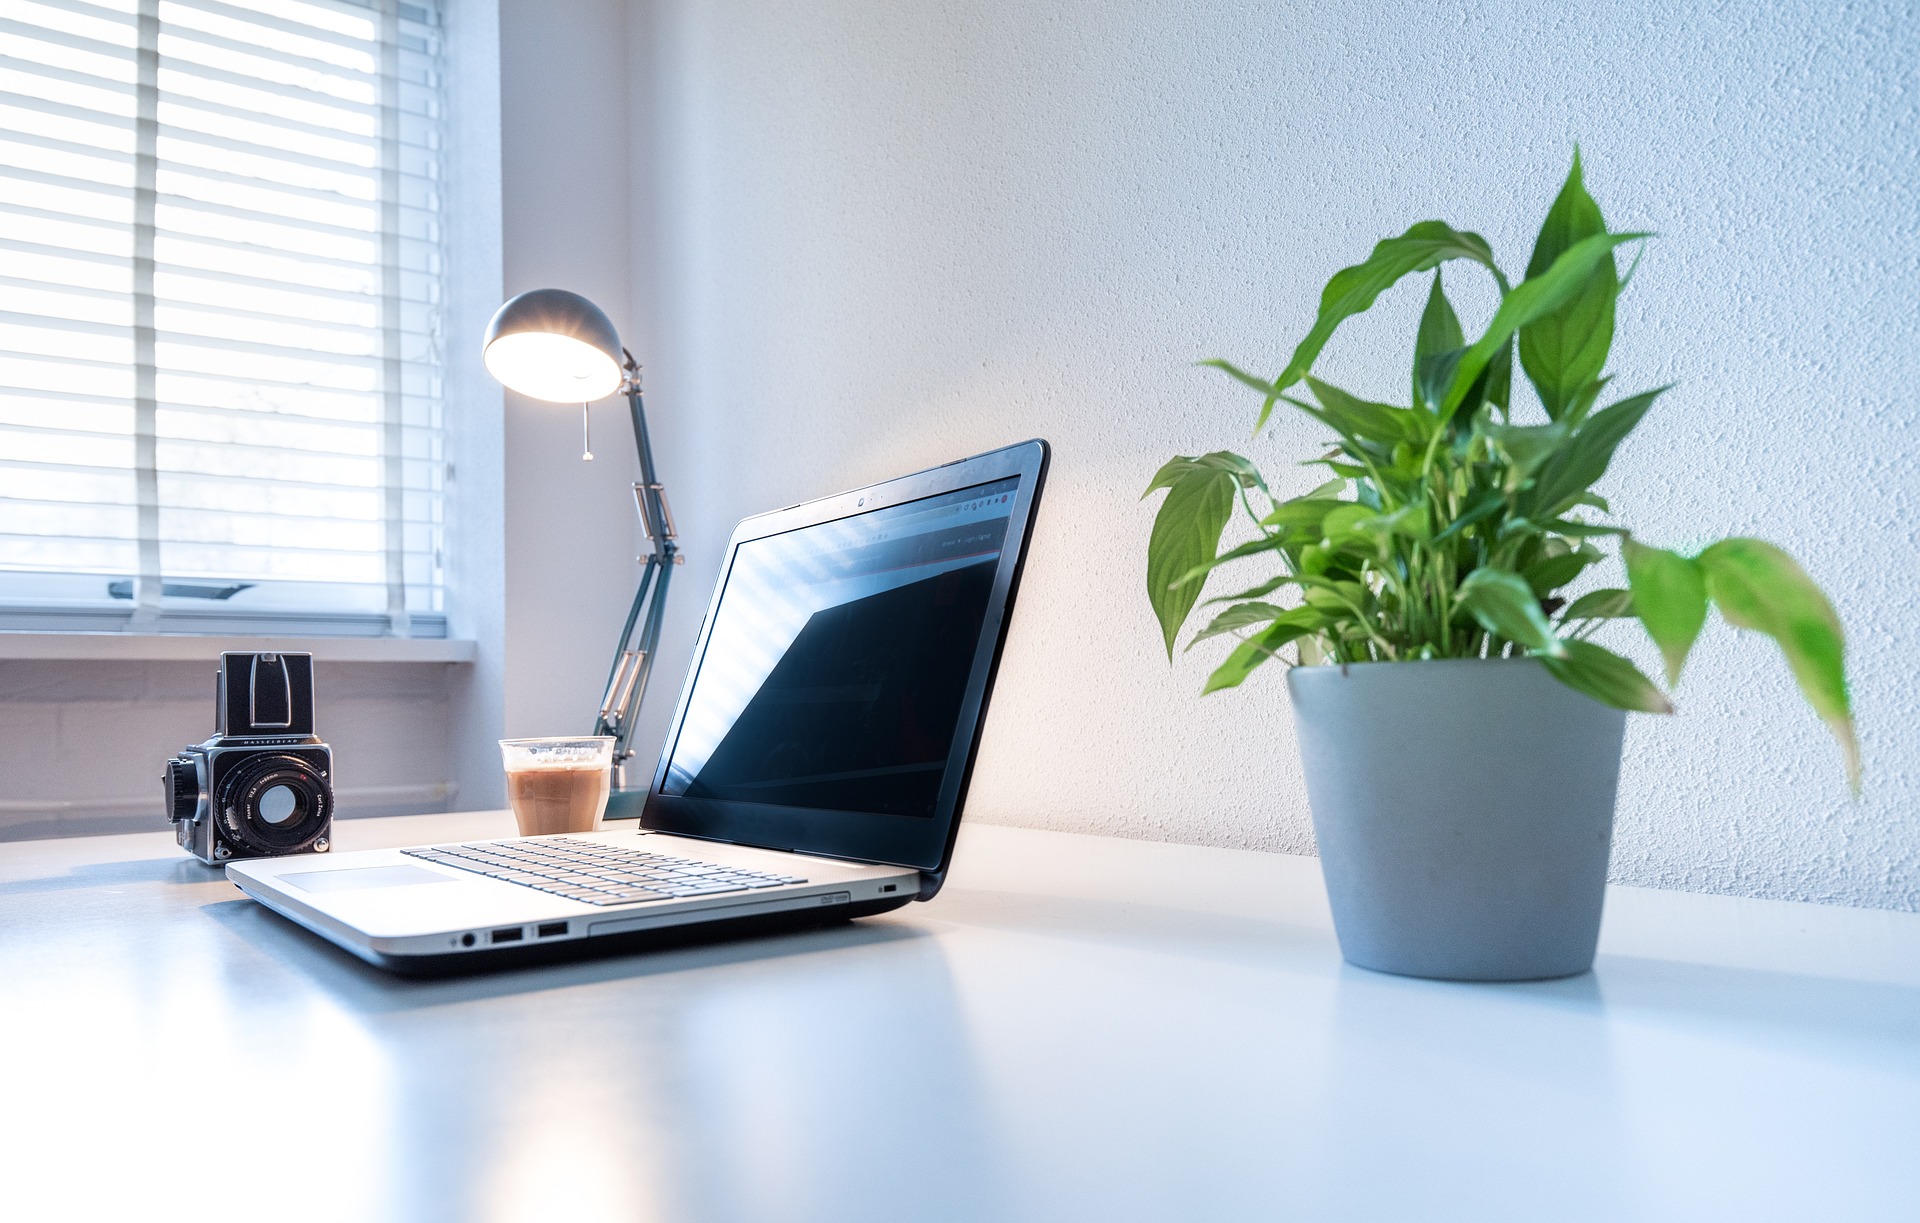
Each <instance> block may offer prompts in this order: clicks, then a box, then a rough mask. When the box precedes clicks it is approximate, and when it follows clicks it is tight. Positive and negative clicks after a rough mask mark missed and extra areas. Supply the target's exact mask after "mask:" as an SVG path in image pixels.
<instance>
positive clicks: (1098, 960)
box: [0, 816, 1920, 1223]
mask: <svg viewBox="0 0 1920 1223" xmlns="http://www.w3.org/2000/svg"><path fill="white" fill-rule="evenodd" d="M485 818H491V817H482V816H446V817H421V819H420V821H419V822H418V823H415V824H409V823H407V822H406V821H364V822H356V823H360V824H364V825H365V826H364V827H360V828H358V829H357V830H356V829H355V827H354V826H353V825H343V829H344V831H343V837H344V836H348V835H354V836H362V837H368V838H374V837H376V836H377V837H383V838H386V839H385V840H384V841H379V840H370V841H366V842H362V844H369V845H370V844H374V843H386V844H403V843H407V842H409V841H417V840H445V839H462V838H472V837H474V836H484V835H488V834H490V833H492V832H495V831H497V829H495V828H493V827H491V826H488V825H485V824H484V822H483V821H484V819H485ZM164 836H165V834H164V833H158V834H156V837H164ZM165 845H166V843H165V842H163V841H155V842H154V843H152V844H149V843H148V842H147V841H143V840H142V839H140V838H124V837H119V838H98V839H95V842H94V843H93V844H91V845H89V844H87V843H86V842H81V841H65V842H42V843H33V844H30V845H26V846H16V847H10V848H9V851H8V852H5V853H0V1049H4V1050H5V1051H6V1054H5V1056H4V1057H3V1058H0V1100H4V1102H5V1104H4V1107H0V1173H3V1174H4V1177H5V1181H4V1184H5V1186H6V1189H5V1192H7V1193H8V1194H9V1195H10V1196H9V1197H8V1198H7V1199H6V1200H7V1203H8V1210H7V1213H8V1217H9V1218H22V1219H38V1218H92V1217H115V1218H118V1217H126V1218H134V1217H139V1218H148V1217H162V1218H165V1217H229V1216H238V1215H242V1214H244V1215H246V1217H249V1218H273V1219H276V1220H281V1219H327V1220H341V1219H351V1220H386V1219H392V1220H406V1221H407V1223H413V1221H416V1220H442V1219H444V1220H456V1219H458V1220H466V1219H482V1220H521V1219H526V1220H535V1219H541V1220H544V1219H566V1220H569V1223H572V1221H575V1220H599V1219H619V1220H655V1219H657V1220H697V1221H703V1223H704V1221H707V1220H714V1221H719V1220H727V1221H732V1220H741V1221H748V1220H751V1221H754V1223H761V1221H768V1220H772V1221H783V1220H828V1219H882V1218H887V1219H891V1218H899V1217H907V1218H915V1219H952V1220H1002V1219H1005V1220H1026V1219H1032V1220H1083V1219H1100V1220H1133V1219H1142V1220H1146V1219H1151V1220H1156V1221H1158V1220H1170V1219H1269V1218H1303V1219H1326V1218H1338V1219H1393V1218H1422V1219H1424V1218H1473V1219H1496V1218H1545V1217H1551V1218H1554V1219H1622V1218H1634V1219H1674V1220H1680V1219H1688V1220H1692V1219H1699V1218H1708V1217H1721V1218H1741V1219H1766V1218H1821V1219H1851V1218H1863V1219H1864V1218H1898V1217H1904V1215H1905V1213H1908V1212H1909V1208H1910V1206H1911V1203H1912V1202H1913V1201H1915V1200H1920V1197H1916V1195H1917V1194H1920V1170H1916V1169H1915V1168H1914V1166H1913V1165H1914V1164H1915V1162H1916V1161H1913V1160H1912V1159H1911V1158H1909V1157H1910V1155H1911V1151H1912V1150H1913V1149H1914V1147H1915V1146H1916V1144H1920V987H1917V986H1916V984H1915V983H1914V982H1912V981H1911V980H1909V979H1907V978H1906V977H1904V976H1903V975H1902V974H1903V973H1907V972H1910V971H1911V970H1910V969H1908V968H1905V967H1902V965H1903V964H1905V963H1906V962H1907V960H1908V959H1909V958H1910V959H1912V961H1913V962H1916V963H1920V918H1914V917H1913V915H1905V914H1890V915H1871V914H1867V915H1858V914H1850V913H1848V912H1845V911H1811V912H1809V911H1807V910H1813V908H1814V907H1813V906H1798V907H1792V906H1788V907H1784V908H1783V907H1780V906H1774V907H1768V906H1767V904H1766V903H1765V902H1726V901H1724V900H1723V898H1707V897H1683V898H1678V899H1674V898H1671V897H1665V896H1661V895H1651V894H1638V893H1633V892H1631V891H1622V892H1620V893H1619V894H1618V895H1617V896H1616V898H1615V902H1614V903H1615V906H1616V911H1615V913H1614V914H1613V916H1611V917H1610V918H1609V921H1610V923H1611V925H1610V929H1611V930H1612V931H1613V933H1612V934H1610V935H1609V936H1608V937H1609V939H1610V940H1611V941H1610V942H1603V954H1602V956H1601V960H1600V963H1599V968H1598V971H1597V972H1595V973H1593V974H1591V975H1588V976H1584V977H1577V978H1573V979H1570V980H1567V981H1559V982H1544V983H1538V984H1532V985H1505V986H1465V985H1452V984H1447V983H1441V982H1430V981H1412V980H1403V979H1399V978H1393V977H1386V976H1380V975H1377V974H1373V973H1368V972H1364V971H1361V970H1357V969H1352V968H1348V967H1345V966H1343V965H1342V964H1341V962H1340V960H1339V958H1338V953H1337V948H1336V946H1335V944H1334V941H1333V938H1332V935H1331V932H1330V930H1329V929H1328V928H1327V926H1326V924H1325V919H1324V896H1323V894H1321V893H1319V892H1318V891H1316V888H1317V878H1318V876H1317V868H1316V867H1315V864H1314V863H1312V862H1311V860H1305V859H1288V858H1281V857H1277V856H1272V855H1256V854H1236V853H1232V852H1230V851H1220V850H1200V849H1195V848H1192V847H1182V846H1160V845H1146V844H1141V843H1133V842H1118V841H1103V840H1101V839H1098V838H1088V837H1071V836H1064V835H1061V834H1048V833H1034V832H1020V831H1015V830H1010V829H993V828H985V827H979V828H974V829H972V830H970V831H969V832H968V833H967V834H966V836H965V838H964V839H963V844H962V849H961V852H960V855H959V857H958V859H957V860H956V863H955V867H954V872H953V877H952V880H951V882H950V884H949V887H948V889H947V891H945V892H943V893H942V895H941V896H940V898H939V899H938V900H936V901H935V902H934V903H933V904H930V905H924V906H923V905H915V906H911V907H909V908H908V909H905V910H902V911H900V912H899V913H897V914H890V915H887V916H885V917H882V918H879V919H874V920H870V921H866V922H860V923H854V924H852V925H849V926H844V927H839V928H834V929H828V930H823V931H818V932H813V933H807V934H800V935H793V936H787V937H782V938H775V939H766V940H759V941H754V942H745V943H736V944H724V945H715V946H707V947H700V948H690V949H682V950H677V951H670V952H665V953H656V954H653V955H646V956H637V957H627V958H621V959H612V960H601V961H588V962H583V963H575V964H568V965H557V966H552V967H548V968H539V969H530V970H521V971H515V972H509V973H500V974H496V975H491V976H482V977H474V978H464V979H457V980H446V981H424V982H417V981H406V980H401V979H396V978H392V977H389V976H386V975H384V974H381V973H379V972H377V971H375V970H373V969H370V968H367V967H366V966H365V965H362V964H360V963H359V962H358V961H356V960H354V959H352V958H351V957H349V956H347V955H346V954H344V953H342V952H339V951H337V950H335V949H334V948H332V947H330V946H328V945H327V944H325V943H323V942H321V941H320V940H318V939H315V938H313V937H312V936H311V935H309V934H307V933H306V932H305V931H303V930H300V929H298V928H297V927H295V926H293V925H291V924H290V923H288V922H285V921H283V920H281V919H280V918H278V917H277V916H275V915H274V914H272V913H269V912H267V911H266V910H265V909H262V908H261V907H259V906H257V905H255V904H253V903H252V902H250V901H247V900H245V899H242V898H239V897H238V894H237V892H235V891H234V890H233V889H232V888H231V887H230V886H229V885H227V884H226V883H225V882H224V881H223V880H222V879H221V878H220V876H219V875H218V874H217V873H214V872H209V871H206V870H205V869H204V868H201V867H199V866H197V865H194V864H189V863H185V862H183V861H181V860H180V859H175V858H170V857H165V856H162V854H161V850H162V849H163V848H164V847H165ZM349 847H357V846H354V845H351V844H350V845H349ZM183 867H190V869H185V870H183ZM1756 905H1757V906H1758V907H1754V906H1756ZM1663 906H1664V907H1663ZM1716 915H1717V916H1716ZM1656 918H1657V920H1655V919H1656ZM1776 919H1777V920H1776ZM1789 919H1790V920H1789ZM1716 923H1718V925H1716ZM1769 923H1772V924H1769ZM1822 923H1825V924H1824V925H1823V924H1822ZM1662 929H1664V930H1666V931H1667V933H1666V934H1665V935H1659V934H1658V933H1657V932H1658V931H1659V930H1662ZM1789 929H1793V930H1799V931H1801V932H1802V934H1801V937H1803V938H1804V939H1810V940H1812V942H1809V943H1807V944H1806V945H1804V946H1802V947H1800V948H1798V949H1795V948H1794V947H1792V946H1790V945H1789V942H1790V939H1789V935H1787V934H1784V933H1782V931H1785V930H1789ZM1755 932H1758V934H1756V933H1755ZM1808 932H1811V933H1808ZM1761 935H1764V937H1760V936H1761ZM1661 937H1664V938H1665V939H1666V940H1667V944H1666V945H1669V946H1671V947H1673V948H1679V949H1681V950H1676V951H1673V952H1672V953H1667V952H1663V951H1662V949H1661V947H1662V944H1660V943H1659V942H1658V939H1659V938H1661ZM1822 947H1824V948H1825V950H1824V952H1823V951H1822ZM1795 956H1803V957H1806V958H1808V959H1809V960H1811V961H1816V962H1822V963H1826V964H1829V965H1833V964H1851V965H1853V966H1854V968H1855V969H1858V971H1851V975H1848V974H1843V973H1840V972H1838V971H1829V972H1827V973H1826V974H1825V975H1820V974H1818V973H1816V972H1814V971H1810V970H1808V971H1803V970H1800V969H1797V968H1794V967H1793V966H1792V965H1793V962H1794V960H1793V957H1795ZM1768 957H1771V958H1770V959H1769V958H1768ZM1849 957H1851V958H1849ZM1896 960H1898V961H1899V963H1895V961H1896ZM1875 963H1881V964H1882V965H1883V967H1884V969H1885V971H1883V972H1881V973H1880V975H1879V977H1878V978H1876V977H1875V975H1874V973H1873V972H1872V971H1869V970H1870V969H1871V968H1872V965H1873V964H1875ZM290 1150H292V1151H297V1152H300V1154H299V1155H298V1156H297V1157H295V1158H289V1156H288V1152H289V1151H290ZM238 1155H245V1156H246V1157H245V1158H239V1157H236V1156H238ZM199 1156H205V1157H207V1158H210V1159H214V1160H216V1161H217V1166H218V1168H219V1174H218V1176H214V1177H209V1176H203V1175H198V1174H196V1173H195V1172H194V1171H193V1168H192V1163H193V1159H194V1158H195V1157H199ZM215 1183H217V1186H218V1190H217V1192H215V1190H214V1189H213V1188H212V1187H211V1186H213V1185H214V1184H215ZM1543 1203H1546V1204H1549V1207H1550V1208H1543V1205H1542V1204H1543ZM21 1206H25V1207H27V1208H28V1209H25V1210H22V1209H20V1207H21Z"/></svg>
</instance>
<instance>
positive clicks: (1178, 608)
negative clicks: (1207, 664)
mask: <svg viewBox="0 0 1920 1223" xmlns="http://www.w3.org/2000/svg"><path fill="white" fill-rule="evenodd" d="M1175 463H1186V464H1189V466H1188V467H1186V468H1185V469H1183V470H1181V471H1180V472H1178V473H1177V474H1175V475H1174V476H1173V477H1172V479H1171V480H1170V481H1169V482H1167V483H1165V484H1162V478H1163V477H1165V476H1167V474H1168V468H1171V467H1173V466H1174V464H1175ZM1237 483H1238V477H1237V476H1236V475H1235V474H1234V473H1233V472H1231V471H1228V470H1223V469H1221V468H1219V467H1211V466H1206V465H1202V464H1200V463H1199V462H1198V461H1197V460H1193V459H1175V460H1174V461H1173V463H1169V464H1167V466H1166V467H1163V468H1161V469H1160V474H1159V475H1157V476H1155V477H1154V487H1165V488H1166V489H1167V499H1166V500H1165V501H1163V502H1161V503H1160V512H1159V513H1157V514H1155V515H1154V518H1153V534H1152V535H1151V536H1150V537H1149V538H1148V540H1147V599H1148V601H1149V602H1151V603H1152V604H1153V614H1154V616H1155V617H1156V618H1157V619H1158V620H1159V621H1160V633H1161V635H1162V636H1163V637H1164V638H1165V640H1166V647H1167V659H1168V661H1172V659H1173V642H1174V638H1175V637H1176V636H1178V635H1179V632H1180V626H1181V625H1183V624H1185V623H1186V621H1187V615H1188V614H1189V613H1190V612H1192V611H1193V605H1194V602H1195V601H1196V600H1198V599H1199V597H1200V589H1201V587H1202V585H1204V583H1201V582H1194V583H1192V584H1190V585H1184V586H1178V587H1176V586H1175V585H1174V583H1175V581H1176V580H1177V579H1179V578H1180V577H1181V576H1182V575H1183V574H1186V573H1188V572H1190V571H1191V570H1192V569H1193V568H1194V567H1195V566H1197V565H1202V564H1204V563H1206V561H1207V560H1209V559H1210V558H1211V557H1212V556H1213V554H1214V551H1215V550H1216V549H1217V548H1219V546H1220V533H1221V531H1223V530H1225V529H1226V525H1227V519H1228V518H1230V517H1232V516H1233V501H1234V491H1235V485H1236V484H1237ZM1148 491H1149V492H1151V491H1152V489H1149V490H1148Z"/></svg>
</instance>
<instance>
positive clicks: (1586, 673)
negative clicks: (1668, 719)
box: [1540, 641, 1673, 713]
mask: <svg viewBox="0 0 1920 1223" xmlns="http://www.w3.org/2000/svg"><path fill="white" fill-rule="evenodd" d="M1565 645H1566V654H1565V656H1564V657H1561V658H1542V659H1541V660H1540V661H1541V662H1542V663H1543V664H1545V665H1546V668H1547V670H1548V671H1549V672H1550V673H1551V674H1552V675H1553V677H1554V678H1555V679H1557V680H1559V681H1560V682H1561V683H1563V684H1565V685H1566V686H1567V687H1569V688H1571V689H1573V690H1574V691H1575V692H1584V693H1586V694H1587V695H1588V696H1590V697H1592V698H1593V699H1594V700H1596V701H1599V702H1600V703H1601V704H1603V705H1611V706H1613V707H1614V708H1615V709H1625V710H1627V711H1629V712H1638V713H1672V712H1673V702H1671V701H1669V700H1668V699H1667V698H1666V696H1665V694H1663V693H1662V692H1661V691H1660V689H1659V688H1658V687H1656V686H1655V685H1654V682H1653V681H1652V680H1650V679H1648V678H1647V677H1646V676H1644V675H1642V674H1640V668H1638V667H1636V666H1634V665H1633V664H1632V663H1630V662H1628V661H1627V660H1626V659H1624V658H1622V657H1620V656H1619V655H1618V654H1615V653H1614V652H1613V651H1612V650H1608V649H1603V648H1601V647H1600V646H1597V645H1595V644H1593V643H1592V642H1591V641H1569V642H1566V643H1565Z"/></svg>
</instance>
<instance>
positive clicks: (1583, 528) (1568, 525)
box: [1538, 518, 1629, 538]
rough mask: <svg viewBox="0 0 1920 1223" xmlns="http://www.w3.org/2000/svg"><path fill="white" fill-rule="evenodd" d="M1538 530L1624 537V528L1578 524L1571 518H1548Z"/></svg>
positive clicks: (1588, 523) (1597, 523)
mask: <svg viewBox="0 0 1920 1223" xmlns="http://www.w3.org/2000/svg"><path fill="white" fill-rule="evenodd" d="M1538 529H1539V530H1542V531H1551V532H1553V533H1554V534H1555V535H1571V536H1576V537H1583V538H1584V537H1591V536H1595V535H1626V534H1628V533H1629V532H1628V531H1627V529H1626V528H1625V527H1610V526H1608V525H1606V524H1605V523H1603V522H1580V521H1577V520H1575V519H1572V518H1549V519H1548V520H1547V521H1545V522H1543V523H1540V524H1539V526H1538Z"/></svg>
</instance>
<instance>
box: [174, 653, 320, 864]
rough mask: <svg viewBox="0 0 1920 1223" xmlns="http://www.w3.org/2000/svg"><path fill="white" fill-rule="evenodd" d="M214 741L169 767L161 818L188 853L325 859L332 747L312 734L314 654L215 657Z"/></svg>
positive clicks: (214, 858) (213, 860) (216, 857)
mask: <svg viewBox="0 0 1920 1223" xmlns="http://www.w3.org/2000/svg"><path fill="white" fill-rule="evenodd" d="M216 701H217V705H216V711H217V718H218V721H217V723H216V728H215V731H214V735H213V738H211V739H208V740H207V741H206V742H205V743H200V744H196V745H194V746H193V747H189V748H187V749H185V750H184V751H182V752H181V753H180V754H179V755H177V756H175V757H174V758H173V759H172V760H169V761H168V762H167V771H166V773H165V774H163V775H162V777H161V780H162V782H164V783H165V785H166V797H167V818H168V819H170V820H172V821H173V829H174V837H175V839H176V840H178V841H179V842H180V847H181V848H182V849H184V850H186V851H187V852H188V853H190V854H192V855H193V856H194V857H196V858H198V859H200V860H201V861H202V862H205V863H207V864H208V865H209V866H216V865H219V864H220V863H223V862H231V861H234V860H235V859H238V858H271V857H279V856H281V855H284V854H300V853H325V852H326V851H327V849H328V847H329V846H330V845H331V844H332V840H333V749H332V748H330V747H328V746H327V745H326V744H324V743H322V742H321V741H320V740H319V738H318V737H317V736H315V735H314V733H313V655H311V654H276V653H260V654H247V653H228V654H222V655H220V678H219V683H218V689H217V695H216Z"/></svg>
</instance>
